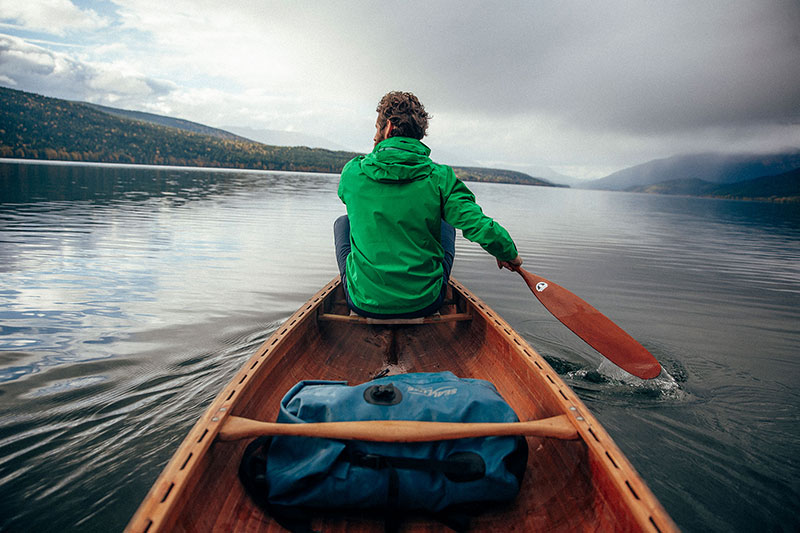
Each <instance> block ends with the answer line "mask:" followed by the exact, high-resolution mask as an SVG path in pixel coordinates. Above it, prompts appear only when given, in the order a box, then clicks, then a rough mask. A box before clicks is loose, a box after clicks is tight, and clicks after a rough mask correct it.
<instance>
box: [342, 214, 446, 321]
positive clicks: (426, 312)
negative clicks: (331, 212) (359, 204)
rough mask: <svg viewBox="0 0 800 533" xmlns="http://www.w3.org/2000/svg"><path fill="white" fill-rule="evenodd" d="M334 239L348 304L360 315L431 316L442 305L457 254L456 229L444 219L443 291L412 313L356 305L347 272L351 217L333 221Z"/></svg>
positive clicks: (369, 316)
mask: <svg viewBox="0 0 800 533" xmlns="http://www.w3.org/2000/svg"><path fill="white" fill-rule="evenodd" d="M333 239H334V243H335V247H336V263H337V264H338V265H339V275H340V276H341V277H342V286H344V294H345V297H346V298H347V305H348V306H349V307H350V309H352V310H353V311H355V312H356V313H358V314H359V315H361V316H365V317H368V318H418V317H421V316H430V315H432V314H433V313H435V312H436V311H438V310H439V308H440V307H441V306H442V302H444V297H445V293H446V292H447V282H448V281H449V280H450V271H451V270H453V261H454V260H455V256H456V229H455V228H454V227H453V226H451V225H450V224H448V223H447V222H445V221H444V220H442V235H441V243H442V248H444V261H443V262H442V267H443V269H444V273H443V275H442V277H443V283H442V292H441V293H440V294H439V297H438V298H437V299H436V301H435V302H433V303H432V304H431V305H429V306H428V307H426V308H424V309H420V310H419V311H413V312H411V313H401V314H378V313H370V312H369V311H364V310H363V309H359V308H358V307H356V306H355V305H354V304H353V302H352V300H350V292H349V291H348V290H347V274H346V272H345V270H346V265H347V256H348V255H350V219H349V218H347V215H342V216H340V217H339V218H337V219H336V222H334V223H333Z"/></svg>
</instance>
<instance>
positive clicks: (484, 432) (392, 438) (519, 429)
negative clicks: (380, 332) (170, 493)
mask: <svg viewBox="0 0 800 533" xmlns="http://www.w3.org/2000/svg"><path fill="white" fill-rule="evenodd" d="M264 435H269V436H274V435H288V436H293V437H319V438H326V439H343V440H364V441H371V442H428V441H434V440H450V439H465V438H473V437H499V436H508V435H525V436H529V437H547V438H554V439H562V440H575V439H577V438H578V432H577V430H576V429H575V426H573V425H572V422H570V420H569V418H568V417H567V415H559V416H553V417H550V418H543V419H540V420H531V421H527V422H477V423H472V422H420V421H417V420H370V421H355V422H312V423H308V424H283V423H277V422H260V421H258V420H252V419H249V418H242V417H238V416H229V417H228V419H227V420H226V421H225V423H224V424H223V426H222V428H220V431H219V435H218V436H217V439H219V440H221V441H235V440H240V439H247V438H255V437H260V436H264Z"/></svg>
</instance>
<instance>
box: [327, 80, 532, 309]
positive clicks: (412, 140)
mask: <svg viewBox="0 0 800 533" xmlns="http://www.w3.org/2000/svg"><path fill="white" fill-rule="evenodd" d="M377 112H378V119H377V122H376V123H375V138H374V141H375V147H374V149H373V150H372V152H371V153H370V154H368V155H365V156H359V157H356V158H354V159H353V160H351V161H350V162H349V163H347V165H345V167H344V169H343V170H342V174H341V178H340V181H339V198H341V200H342V202H344V204H345V205H346V206H347V215H345V216H342V217H339V219H337V220H336V223H335V224H334V237H335V241H336V259H337V262H338V264H339V272H340V274H341V276H342V282H343V284H344V288H345V294H346V296H347V303H348V305H349V306H350V308H351V309H353V311H355V312H356V313H357V314H359V315H362V316H367V317H372V318H414V317H420V316H427V315H431V314H433V313H434V312H436V311H437V310H438V309H439V307H441V305H442V302H443V301H444V295H445V290H446V287H447V282H448V280H449V278H450V270H451V269H452V266H453V258H454V255H455V229H454V227H453V226H455V227H456V228H458V229H460V230H461V232H462V234H463V235H464V237H465V238H467V239H469V240H470V241H473V242H477V243H478V244H480V245H481V246H482V247H483V248H484V249H485V250H486V251H487V252H489V253H490V254H492V255H493V256H494V257H495V258H496V259H497V266H498V267H500V268H507V269H509V270H513V269H514V268H515V267H519V266H521V265H522V259H521V258H520V257H519V254H518V253H517V249H516V246H515V245H514V241H512V240H511V237H510V236H509V234H508V232H507V231H506V230H505V229H504V228H503V227H502V226H500V224H498V223H497V222H495V221H494V220H492V219H491V218H489V217H487V216H486V215H484V214H483V211H482V210H481V208H480V206H479V205H478V204H477V203H475V196H474V195H473V194H472V192H471V191H470V190H469V189H468V188H467V187H466V185H464V183H462V182H461V180H459V179H458V178H456V176H455V174H454V173H453V169H452V168H450V167H449V166H446V165H440V164H437V163H434V162H433V161H431V159H430V157H429V154H430V149H429V148H428V147H427V146H425V145H424V144H423V143H422V142H421V139H422V138H423V137H424V136H425V134H426V133H427V129H428V119H429V118H430V116H429V115H428V113H426V112H425V108H424V106H423V105H422V104H421V103H420V101H419V100H418V99H417V97H416V96H414V95H413V94H411V93H408V92H399V91H393V92H390V93H387V94H386V95H385V96H384V97H383V98H382V99H381V101H380V103H379V104H378V108H377Z"/></svg>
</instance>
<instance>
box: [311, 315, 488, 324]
mask: <svg viewBox="0 0 800 533" xmlns="http://www.w3.org/2000/svg"><path fill="white" fill-rule="evenodd" d="M317 320H321V321H323V322H325V321H327V322H348V323H350V324H370V325H378V326H394V325H414V324H439V323H441V322H461V321H464V320H472V315H471V314H470V313H451V314H448V315H431V316H426V317H420V318H367V317H363V316H358V315H339V314H334V313H321V314H320V315H319V316H318V317H317Z"/></svg>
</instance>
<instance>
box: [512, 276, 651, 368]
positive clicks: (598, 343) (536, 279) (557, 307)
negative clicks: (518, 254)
mask: <svg viewBox="0 0 800 533" xmlns="http://www.w3.org/2000/svg"><path fill="white" fill-rule="evenodd" d="M515 270H516V271H517V272H519V274H520V275H521V276H522V278H523V279H524V280H525V283H527V284H528V287H530V289H531V292H533V294H534V296H536V298H538V300H539V301H540V302H542V305H544V306H545V307H546V308H547V310H548V311H550V312H551V313H552V314H553V316H554V317H556V318H557V319H558V320H559V321H560V322H561V323H562V324H564V325H565V326H567V327H568V328H569V329H570V330H572V332H573V333H575V334H576V335H577V336H578V337H580V338H581V339H583V340H584V341H586V342H587V343H588V344H589V346H591V347H592V348H594V349H595V350H597V351H598V352H600V354H601V355H603V356H604V357H606V358H607V359H608V360H609V361H611V362H612V363H614V364H615V365H617V366H618V367H620V368H621V369H623V370H625V371H626V372H629V373H631V374H633V375H634V376H637V377H640V378H642V379H652V378H654V377H657V376H658V375H659V374H660V373H661V365H660V364H659V363H658V361H656V358H655V357H653V354H651V353H650V352H648V351H647V349H646V348H645V347H644V346H642V345H641V344H639V343H638V342H636V340H635V339H634V338H633V337H631V336H630V335H628V334H627V333H625V332H624V331H623V330H622V328H620V327H619V326H617V325H616V324H615V323H613V322H612V321H611V320H610V319H609V318H608V317H606V316H605V315H603V314H602V313H600V311H598V310H597V309H595V308H594V307H592V306H591V305H589V304H588V303H586V302H585V301H583V300H581V299H580V298H578V297H577V296H575V295H574V294H572V293H571V292H569V291H568V290H567V289H565V288H564V287H561V286H560V285H556V284H555V283H553V282H552V281H549V280H546V279H544V278H543V277H541V276H537V275H536V274H531V273H530V272H528V271H526V270H525V269H523V268H522V267H515Z"/></svg>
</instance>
